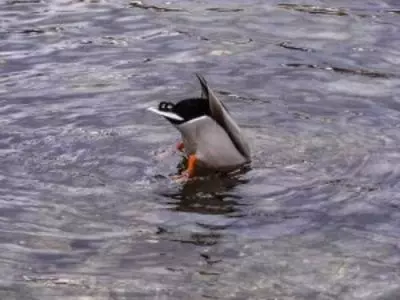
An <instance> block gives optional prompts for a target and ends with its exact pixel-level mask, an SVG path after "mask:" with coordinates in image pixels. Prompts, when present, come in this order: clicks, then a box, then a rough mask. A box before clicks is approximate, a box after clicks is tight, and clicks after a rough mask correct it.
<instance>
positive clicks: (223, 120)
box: [196, 74, 250, 160]
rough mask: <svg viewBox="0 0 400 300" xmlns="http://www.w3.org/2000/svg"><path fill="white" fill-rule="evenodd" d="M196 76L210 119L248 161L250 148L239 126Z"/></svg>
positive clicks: (209, 89)
mask: <svg viewBox="0 0 400 300" xmlns="http://www.w3.org/2000/svg"><path fill="white" fill-rule="evenodd" d="M196 76H197V78H198V79H199V81H200V85H201V92H202V97H204V98H206V99H208V102H209V106H210V111H211V116H212V118H213V119H214V120H215V121H216V122H217V123H218V124H219V125H220V126H221V127H222V128H224V129H225V131H226V132H227V134H228V135H229V137H230V139H231V140H232V142H233V144H234V145H235V146H236V148H237V149H238V151H239V152H240V153H241V154H242V155H243V156H244V157H245V158H246V159H248V160H250V147H249V145H248V143H247V141H246V139H245V137H244V136H243V134H242V132H241V130H240V128H239V126H238V125H237V123H236V122H235V120H233V118H232V116H231V115H230V113H229V111H228V109H227V108H226V107H225V105H224V104H223V103H222V102H221V100H219V99H218V98H217V97H216V96H215V94H214V92H213V91H212V89H211V88H210V87H209V86H208V84H207V81H206V80H205V79H204V77H203V76H201V75H200V74H196Z"/></svg>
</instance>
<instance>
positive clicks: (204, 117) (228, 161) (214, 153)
mask: <svg viewBox="0 0 400 300" xmlns="http://www.w3.org/2000/svg"><path fill="white" fill-rule="evenodd" d="M196 75H197V77H198V79H199V81H200V85H201V90H202V95H201V97H200V98H190V99H184V100H181V101H179V102H178V103H176V104H173V103H170V102H161V103H160V104H159V106H158V108H153V107H150V108H149V110H150V111H152V112H154V113H156V114H158V115H161V116H163V117H164V118H166V119H167V120H168V121H169V122H170V123H171V124H172V125H173V126H175V127H176V128H177V129H178V131H179V132H180V133H181V135H182V145H181V146H180V147H179V149H182V151H184V152H185V153H186V155H187V156H188V169H187V171H186V172H185V173H184V175H187V176H188V177H192V176H194V169H195V166H196V165H198V164H199V165H202V166H204V167H206V168H209V169H213V170H217V171H231V170H234V169H235V168H237V167H239V166H241V165H243V164H245V163H248V162H250V160H251V158H250V148H249V145H248V143H247V141H246V139H245V137H244V136H243V134H242V132H241V130H240V128H239V126H238V125H237V123H236V122H235V121H234V120H233V118H232V116H231V115H230V113H229V112H228V110H227V109H226V107H225V106H224V104H223V103H222V102H221V101H220V100H219V99H218V98H217V97H216V96H215V94H214V93H213V91H212V90H211V89H210V88H209V86H208V84H207V82H206V80H205V79H204V78H203V77H202V76H201V75H198V74H196Z"/></svg>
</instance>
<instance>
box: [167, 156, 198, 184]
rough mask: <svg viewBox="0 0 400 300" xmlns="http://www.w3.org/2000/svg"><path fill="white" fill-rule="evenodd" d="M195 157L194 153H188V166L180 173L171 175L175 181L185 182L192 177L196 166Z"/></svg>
mask: <svg viewBox="0 0 400 300" xmlns="http://www.w3.org/2000/svg"><path fill="white" fill-rule="evenodd" d="M196 161H197V157H196V156H195V155H193V154H192V155H189V157H188V166H187V169H186V170H185V171H183V172H182V173H181V174H180V175H176V176H173V177H172V178H173V179H174V180H176V181H177V182H186V181H188V180H190V179H191V178H193V177H194V171H195V168H196Z"/></svg>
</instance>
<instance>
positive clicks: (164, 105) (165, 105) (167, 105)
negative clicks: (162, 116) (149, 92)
mask: <svg viewBox="0 0 400 300" xmlns="http://www.w3.org/2000/svg"><path fill="white" fill-rule="evenodd" d="M174 106H175V104H173V103H171V102H161V103H160V104H159V105H158V109H159V110H161V111H172V110H173V108H174Z"/></svg>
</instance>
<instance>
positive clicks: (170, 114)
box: [147, 107, 184, 122]
mask: <svg viewBox="0 0 400 300" xmlns="http://www.w3.org/2000/svg"><path fill="white" fill-rule="evenodd" d="M147 110H148V111H151V112H152V113H155V114H156V115H159V116H163V117H164V118H166V119H168V120H174V121H178V122H183V121H184V119H183V118H182V117H181V116H178V115H177V114H175V113H173V112H169V111H161V110H159V109H157V108H155V107H149V108H147Z"/></svg>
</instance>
